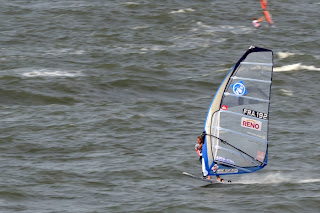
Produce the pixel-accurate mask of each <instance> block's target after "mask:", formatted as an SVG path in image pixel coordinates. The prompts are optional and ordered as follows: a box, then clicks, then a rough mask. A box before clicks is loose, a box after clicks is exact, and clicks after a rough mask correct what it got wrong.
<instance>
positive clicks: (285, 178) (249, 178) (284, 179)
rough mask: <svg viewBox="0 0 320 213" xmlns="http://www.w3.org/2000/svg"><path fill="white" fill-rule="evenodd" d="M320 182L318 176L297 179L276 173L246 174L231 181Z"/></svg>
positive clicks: (257, 182) (264, 182) (265, 182)
mask: <svg viewBox="0 0 320 213" xmlns="http://www.w3.org/2000/svg"><path fill="white" fill-rule="evenodd" d="M318 182H320V179H319V178H315V179H304V178H302V179H300V180H299V179H297V177H289V176H285V175H283V174H281V173H280V172H278V173H273V174H267V175H265V176H263V177H262V176H261V175H259V176H257V175H254V176H246V177H245V178H244V177H242V178H241V179H240V180H239V181H233V183H238V184H279V183H318Z"/></svg>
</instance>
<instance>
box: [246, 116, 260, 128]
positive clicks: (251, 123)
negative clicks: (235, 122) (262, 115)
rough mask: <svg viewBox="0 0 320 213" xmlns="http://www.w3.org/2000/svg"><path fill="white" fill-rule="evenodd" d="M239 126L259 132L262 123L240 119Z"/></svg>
mask: <svg viewBox="0 0 320 213" xmlns="http://www.w3.org/2000/svg"><path fill="white" fill-rule="evenodd" d="M241 126H242V127H245V128H249V129H254V130H258V131H261V126H262V122H261V121H256V120H253V119H249V118H245V117H242V118H241Z"/></svg>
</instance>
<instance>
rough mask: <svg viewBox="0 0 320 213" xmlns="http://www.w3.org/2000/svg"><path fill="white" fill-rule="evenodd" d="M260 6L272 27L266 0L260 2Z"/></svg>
mask: <svg viewBox="0 0 320 213" xmlns="http://www.w3.org/2000/svg"><path fill="white" fill-rule="evenodd" d="M260 4H261V8H262V10H263V14H264V16H265V17H266V20H267V22H268V23H269V24H271V25H272V24H273V21H272V19H271V14H270V13H269V11H268V0H260Z"/></svg>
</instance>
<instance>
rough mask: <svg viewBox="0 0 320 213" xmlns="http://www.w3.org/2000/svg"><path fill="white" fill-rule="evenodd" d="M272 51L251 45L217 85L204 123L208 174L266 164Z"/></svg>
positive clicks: (253, 168)
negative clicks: (218, 85)
mask: <svg viewBox="0 0 320 213" xmlns="http://www.w3.org/2000/svg"><path fill="white" fill-rule="evenodd" d="M272 71H273V52H272V51H271V50H268V49H264V48H259V47H253V46H251V47H250V48H249V50H248V51H247V52H246V53H245V54H244V55H243V56H242V57H241V59H240V60H239V61H238V62H237V63H236V64H235V65H234V66H233V67H232V68H231V70H230V71H229V73H228V74H227V76H226V77H225V79H224V80H223V81H222V83H221V85H220V87H219V88H218V90H217V92H216V94H215V96H214V98H213V100H212V102H211V105H210V107H209V110H208V113H207V118H206V121H205V125H204V134H205V140H204V141H205V144H204V146H203V148H202V157H203V160H204V164H205V168H206V170H207V171H208V173H209V175H231V174H242V173H251V172H255V171H258V170H260V169H262V168H263V167H265V166H266V165H267V160H268V132H269V129H268V126H269V105H270V93H271V83H272Z"/></svg>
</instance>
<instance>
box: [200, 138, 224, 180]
mask: <svg viewBox="0 0 320 213" xmlns="http://www.w3.org/2000/svg"><path fill="white" fill-rule="evenodd" d="M203 137H204V135H203V134H202V135H200V136H198V138H197V144H196V145H195V149H196V151H197V153H198V155H199V161H200V162H201V163H202V175H203V177H205V178H206V179H208V180H211V176H210V175H208V171H207V170H206V166H205V163H204V159H203V158H202V146H203V144H204V140H203ZM216 177H217V180H218V181H219V182H223V179H221V178H220V177H219V175H216Z"/></svg>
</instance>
